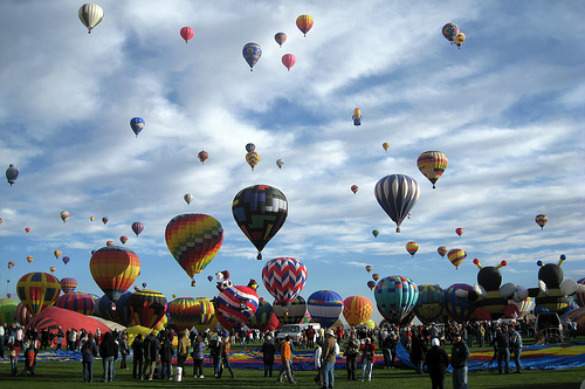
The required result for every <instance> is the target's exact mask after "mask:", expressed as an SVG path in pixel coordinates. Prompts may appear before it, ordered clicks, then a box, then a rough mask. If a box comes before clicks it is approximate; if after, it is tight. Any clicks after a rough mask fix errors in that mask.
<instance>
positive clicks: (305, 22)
mask: <svg viewBox="0 0 585 389" xmlns="http://www.w3.org/2000/svg"><path fill="white" fill-rule="evenodd" d="M297 27H298V29H299V30H301V32H302V33H303V35H304V36H307V33H308V32H309V31H310V30H311V28H313V17H312V16H311V15H300V16H299V17H297Z"/></svg>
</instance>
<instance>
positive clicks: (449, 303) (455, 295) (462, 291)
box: [445, 284, 475, 323]
mask: <svg viewBox="0 0 585 389" xmlns="http://www.w3.org/2000/svg"><path fill="white" fill-rule="evenodd" d="M474 293H475V291H474V290H473V286H471V285H468V284H453V285H451V286H450V287H448V288H447V290H446V291H445V309H446V310H447V313H448V314H449V317H450V318H451V320H455V321H457V322H459V323H463V322H465V321H467V320H469V318H470V317H471V314H472V313H473V311H475V303H474V302H473V300H472V299H471V298H470V295H473V294H474Z"/></svg>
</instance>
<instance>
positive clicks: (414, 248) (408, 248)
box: [406, 241, 419, 256]
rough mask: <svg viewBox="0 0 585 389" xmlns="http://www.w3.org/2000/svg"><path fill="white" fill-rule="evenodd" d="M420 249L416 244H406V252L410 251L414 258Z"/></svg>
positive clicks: (411, 242)
mask: <svg viewBox="0 0 585 389" xmlns="http://www.w3.org/2000/svg"><path fill="white" fill-rule="evenodd" d="M418 249H419V245H418V243H416V242H413V241H410V242H408V243H407V244H406V251H408V253H409V254H410V255H412V256H414V254H416V252H417V251H418Z"/></svg>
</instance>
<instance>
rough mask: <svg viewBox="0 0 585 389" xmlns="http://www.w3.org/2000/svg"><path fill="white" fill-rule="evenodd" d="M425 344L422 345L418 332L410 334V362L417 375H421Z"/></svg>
mask: <svg viewBox="0 0 585 389" xmlns="http://www.w3.org/2000/svg"><path fill="white" fill-rule="evenodd" d="M426 351H427V350H426V347H425V344H424V343H423V341H422V339H421V337H420V335H419V333H418V331H416V332H414V333H413V334H412V342H411V346H410V360H411V361H412V363H413V364H414V367H415V368H416V372H417V373H418V374H423V365H424V360H425V352H426Z"/></svg>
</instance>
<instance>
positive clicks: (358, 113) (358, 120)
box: [351, 107, 362, 126]
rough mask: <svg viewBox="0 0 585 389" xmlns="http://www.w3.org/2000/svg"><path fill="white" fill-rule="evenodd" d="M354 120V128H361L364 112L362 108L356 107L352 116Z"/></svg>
mask: <svg viewBox="0 0 585 389" xmlns="http://www.w3.org/2000/svg"><path fill="white" fill-rule="evenodd" d="M351 118H352V119H353V125H354V126H361V125H362V110H361V109H360V107H355V108H354V109H353V115H352V116H351Z"/></svg>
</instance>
